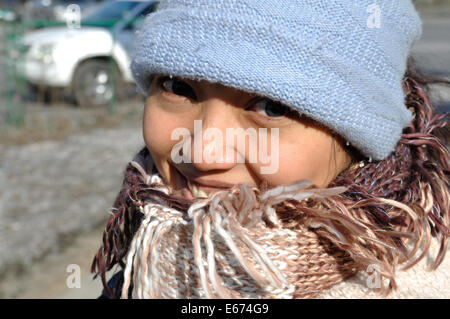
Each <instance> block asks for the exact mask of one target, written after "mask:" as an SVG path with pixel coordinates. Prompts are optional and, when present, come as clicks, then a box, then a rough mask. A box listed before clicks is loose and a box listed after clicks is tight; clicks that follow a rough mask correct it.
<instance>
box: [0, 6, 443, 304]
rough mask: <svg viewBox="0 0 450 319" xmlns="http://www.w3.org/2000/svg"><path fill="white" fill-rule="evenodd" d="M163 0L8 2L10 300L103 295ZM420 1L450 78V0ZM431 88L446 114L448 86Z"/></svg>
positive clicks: (427, 45) (420, 55) (4, 152)
mask: <svg viewBox="0 0 450 319" xmlns="http://www.w3.org/2000/svg"><path fill="white" fill-rule="evenodd" d="M157 4H158V3H157V1H115V0H80V1H75V0H28V1H24V0H0V298H96V297H98V296H99V295H100V293H101V289H102V288H101V283H100V281H99V280H98V279H97V280H95V281H93V280H92V277H93V276H92V275H91V274H90V272H89V268H90V263H91V262H92V259H93V256H94V254H95V253H96V251H97V249H98V248H99V246H100V243H101V238H102V231H103V227H104V225H105V222H106V219H107V218H108V216H109V211H110V209H111V206H112V204H113V200H114V198H115V195H116V194H117V192H118V191H119V189H120V186H121V182H122V172H123V170H124V168H125V166H126V164H127V163H128V161H129V160H131V157H132V155H133V154H134V153H135V152H136V151H138V149H139V148H140V147H141V146H142V145H143V140H142V137H141V116H142V111H143V103H144V98H143V96H142V95H141V94H140V93H139V92H138V90H137V89H136V86H135V85H134V84H133V81H132V77H131V73H130V69H129V63H130V53H131V52H132V50H133V40H134V37H135V31H136V29H137V28H138V27H139V25H140V24H141V23H142V20H143V17H144V16H145V15H147V14H149V13H151V12H152V11H154V10H155V9H156V8H157ZM415 4H416V6H417V9H418V10H419V12H420V14H421V17H422V19H423V23H424V33H423V36H422V38H421V40H420V41H419V42H418V43H417V44H416V46H415V47H414V50H413V55H414V56H415V58H416V62H417V64H418V67H419V69H420V70H421V71H422V72H423V73H425V74H429V75H438V76H441V77H445V78H448V79H450V0H419V1H415ZM432 94H433V95H432V100H433V102H434V104H435V106H436V107H437V108H438V109H439V110H440V111H443V112H448V111H449V110H450V90H449V89H447V88H444V87H442V86H438V85H436V86H435V87H434V88H433V91H432ZM73 265H75V268H73V267H74V266H73ZM77 267H79V268H77ZM74 269H78V270H79V271H74ZM78 274H79V275H80V283H79V285H77V284H75V286H74V281H73V279H74V277H73V276H77V275H78Z"/></svg>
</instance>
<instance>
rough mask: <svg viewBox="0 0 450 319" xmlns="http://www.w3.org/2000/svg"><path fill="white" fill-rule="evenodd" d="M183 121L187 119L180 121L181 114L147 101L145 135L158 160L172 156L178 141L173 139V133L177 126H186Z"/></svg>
mask: <svg viewBox="0 0 450 319" xmlns="http://www.w3.org/2000/svg"><path fill="white" fill-rule="evenodd" d="M183 122H185V121H180V117H179V116H176V115H174V114H173V113H169V112H166V111H164V109H163V108H161V107H158V106H156V105H154V104H152V102H151V101H148V102H147V104H146V106H145V111H144V117H143V137H144V141H145V144H146V146H147V148H148V150H149V151H150V153H151V154H152V157H153V159H154V160H155V161H156V162H159V161H160V160H161V159H163V158H166V157H167V156H170V151H171V149H172V147H173V146H174V145H175V144H176V143H177V141H176V140H172V139H171V134H172V132H173V131H174V130H175V129H176V128H179V127H185V126H183V124H184V123H183Z"/></svg>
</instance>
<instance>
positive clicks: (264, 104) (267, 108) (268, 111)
mask: <svg viewBox="0 0 450 319" xmlns="http://www.w3.org/2000/svg"><path fill="white" fill-rule="evenodd" d="M252 109H253V110H254V111H256V112H258V113H260V114H262V115H265V116H268V117H281V116H285V115H286V114H287V113H288V107H287V106H285V105H283V104H281V103H279V102H275V101H271V100H267V99H262V100H259V101H258V102H256V103H255V104H254V106H253V107H252Z"/></svg>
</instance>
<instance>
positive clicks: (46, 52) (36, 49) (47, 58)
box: [30, 43, 55, 63]
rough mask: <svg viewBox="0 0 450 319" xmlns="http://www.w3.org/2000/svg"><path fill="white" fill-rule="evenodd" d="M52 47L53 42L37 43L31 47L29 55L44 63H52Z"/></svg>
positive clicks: (53, 46) (53, 45)
mask: <svg viewBox="0 0 450 319" xmlns="http://www.w3.org/2000/svg"><path fill="white" fill-rule="evenodd" d="M54 49H55V44H54V43H46V44H38V45H35V46H33V47H32V48H31V50H30V57H31V58H32V59H35V60H39V61H42V62H44V63H52V62H53V51H54Z"/></svg>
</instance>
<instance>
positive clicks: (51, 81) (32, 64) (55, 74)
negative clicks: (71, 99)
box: [19, 59, 71, 87]
mask: <svg viewBox="0 0 450 319" xmlns="http://www.w3.org/2000/svg"><path fill="white" fill-rule="evenodd" d="M19 69H20V73H21V74H22V76H23V77H24V78H26V79H27V80H28V81H29V82H31V83H33V84H36V85H45V86H54V87H68V86H69V85H70V82H71V74H70V72H67V71H66V70H64V68H62V67H60V66H58V65H57V64H56V63H54V62H53V63H44V62H42V61H37V60H31V59H27V60H25V61H24V62H23V63H22V65H21V66H20V68H19Z"/></svg>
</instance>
